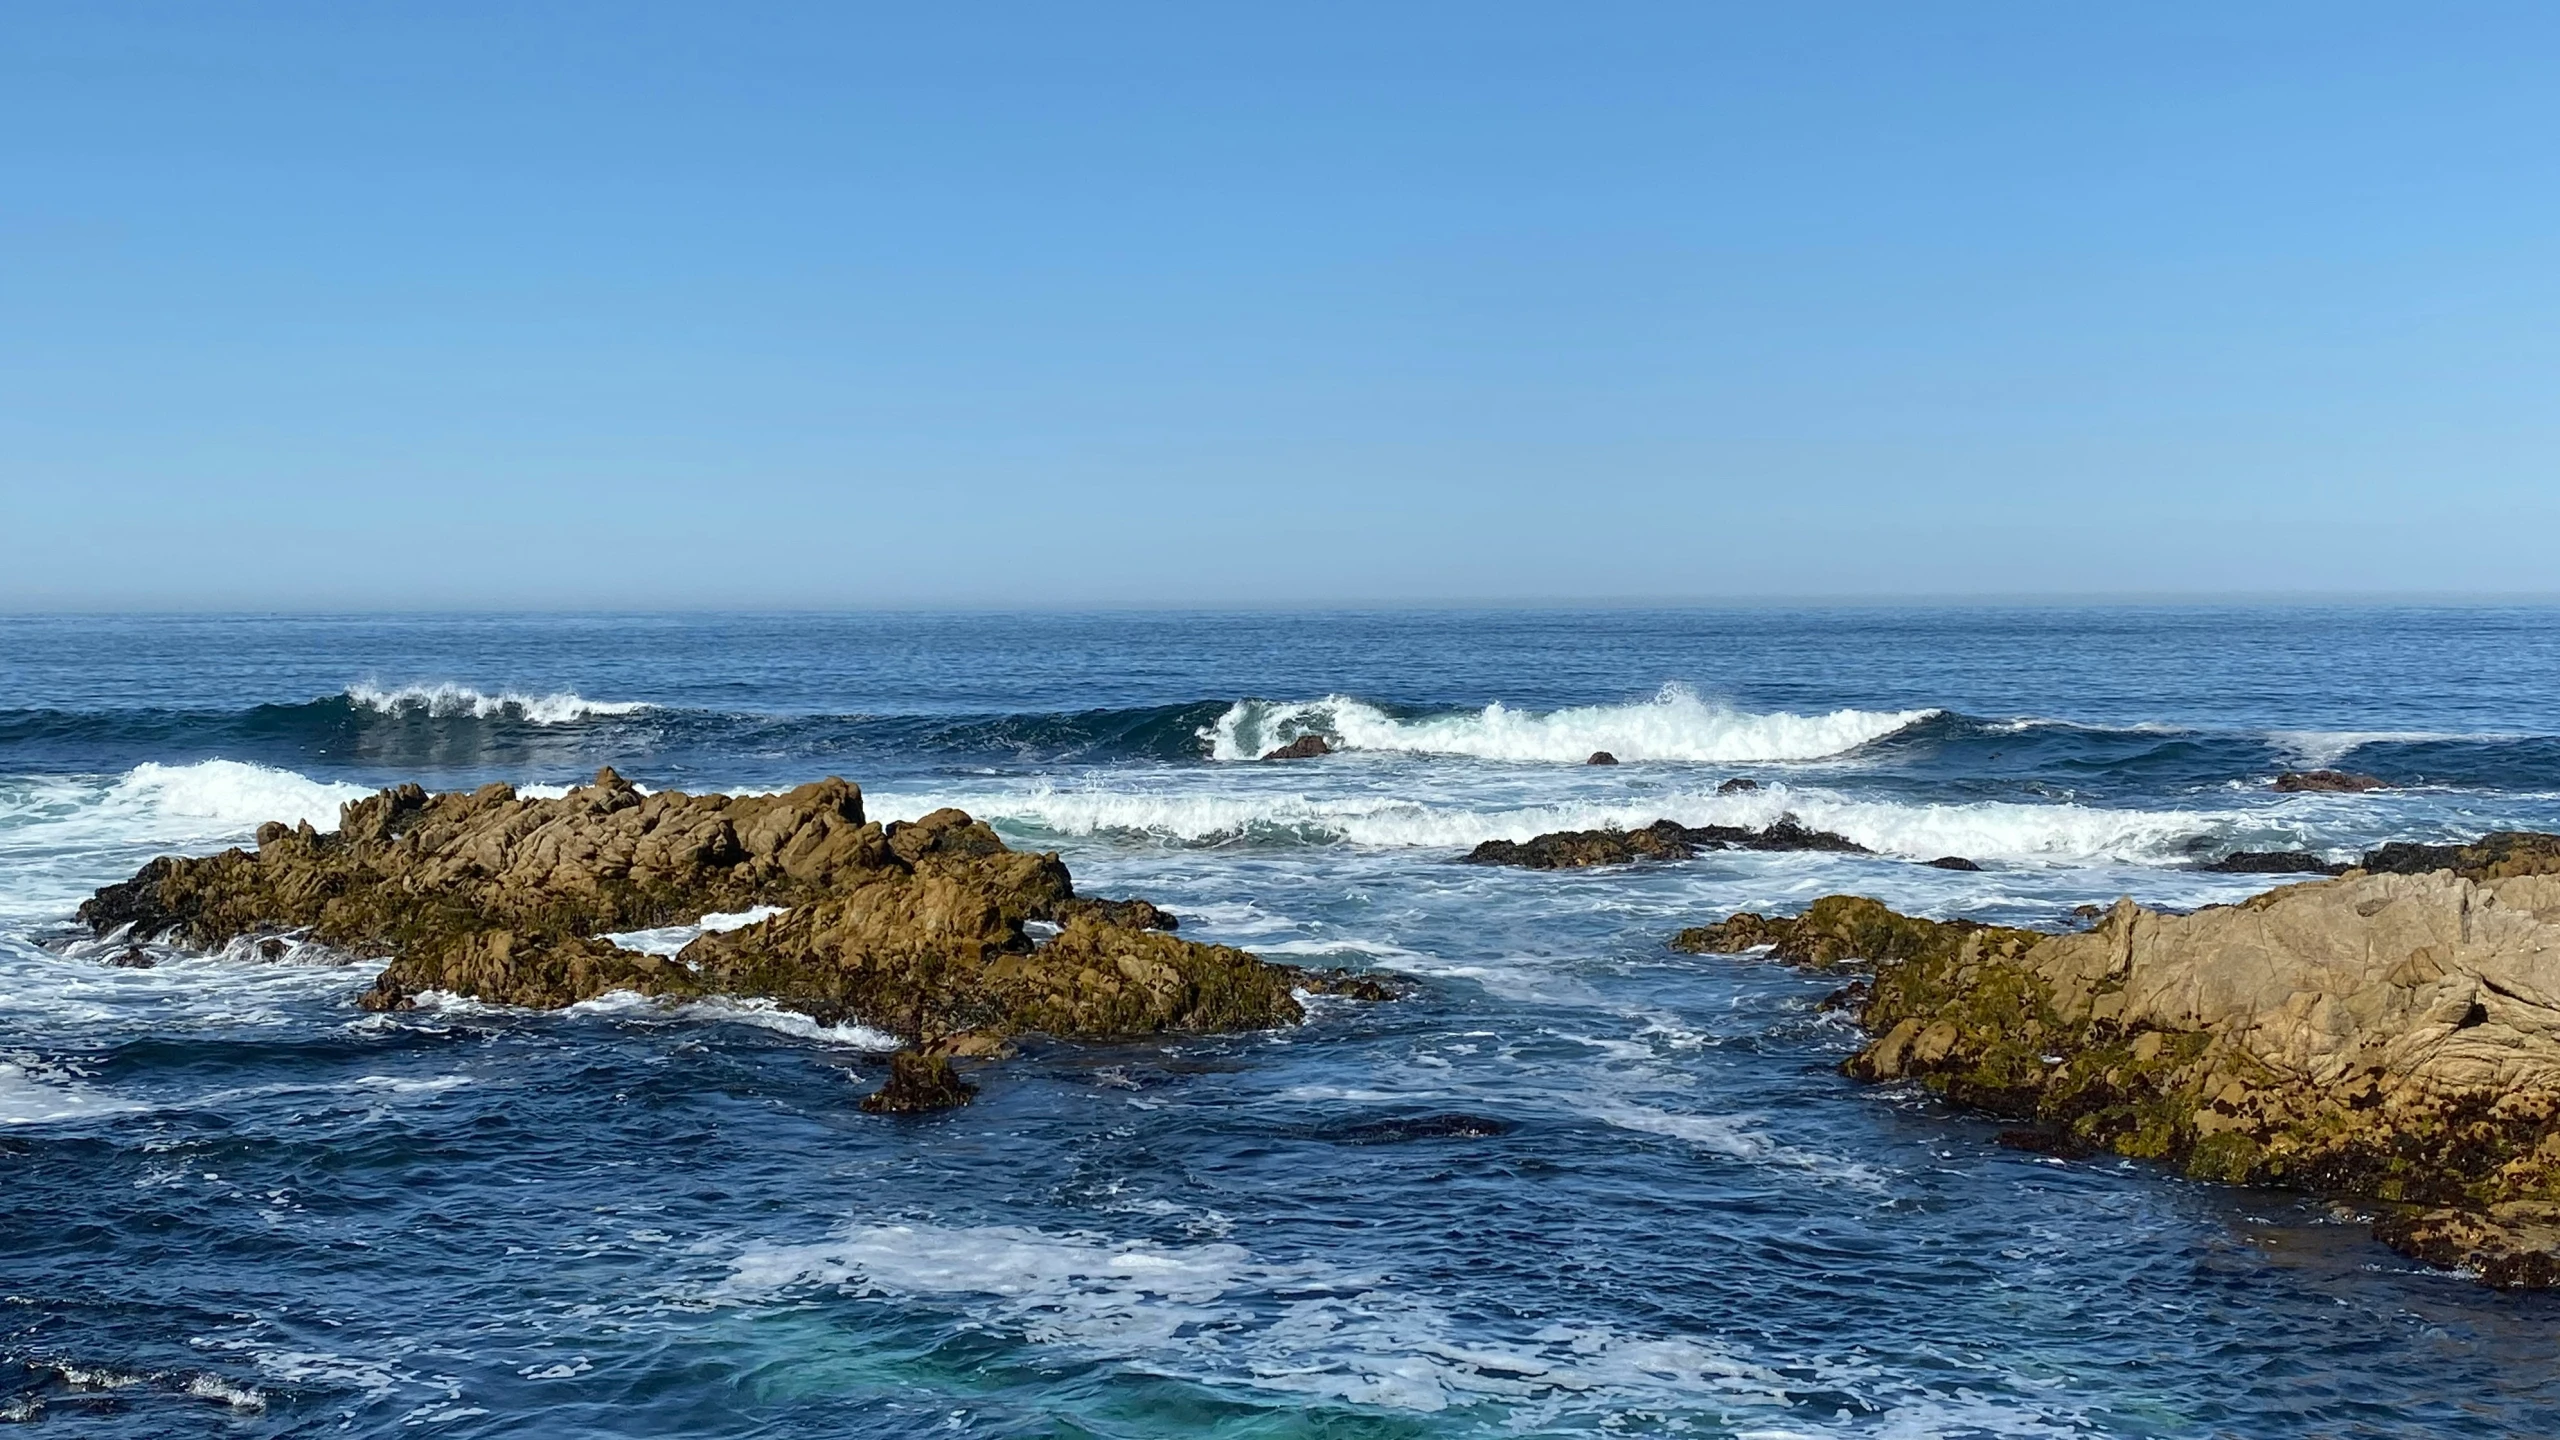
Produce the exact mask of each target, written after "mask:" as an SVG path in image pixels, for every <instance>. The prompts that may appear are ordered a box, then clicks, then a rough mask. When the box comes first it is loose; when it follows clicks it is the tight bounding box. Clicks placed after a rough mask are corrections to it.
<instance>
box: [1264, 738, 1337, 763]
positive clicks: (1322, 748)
mask: <svg viewBox="0 0 2560 1440" xmlns="http://www.w3.org/2000/svg"><path fill="white" fill-rule="evenodd" d="M1332 753H1333V745H1332V743H1331V742H1329V741H1327V740H1326V739H1325V738H1324V737H1323V736H1321V735H1301V736H1299V737H1298V738H1297V739H1295V740H1292V741H1290V742H1289V743H1288V744H1286V745H1283V746H1281V747H1280V748H1279V749H1277V750H1266V751H1264V752H1263V753H1262V758H1263V759H1265V760H1313V759H1314V758H1316V757H1317V756H1319V755H1330V754H1332Z"/></svg>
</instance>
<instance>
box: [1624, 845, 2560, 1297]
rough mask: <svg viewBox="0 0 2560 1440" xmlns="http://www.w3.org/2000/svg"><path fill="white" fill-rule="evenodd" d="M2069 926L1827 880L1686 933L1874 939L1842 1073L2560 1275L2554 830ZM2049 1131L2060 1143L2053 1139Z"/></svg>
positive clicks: (1813, 960) (1853, 955) (2522, 1280)
mask: <svg viewBox="0 0 2560 1440" xmlns="http://www.w3.org/2000/svg"><path fill="white" fill-rule="evenodd" d="M2444 848H2447V849H2450V850H2452V851H2453V852H2454V853H2453V856H2452V858H2453V861H2454V863H2453V864H2451V865H2449V866H2447V867H2445V868H2440V869H2436V870H2432V871H2428V872H2425V873H2420V874H2397V873H2382V872H2373V871H2353V872H2349V873H2348V874H2347V875H2345V876H2342V877H2340V878H2337V879H2328V880H2317V881H2312V882H2309V883H2306V884H2298V885H2289V886H2285V887H2283V888H2280V889H2277V890H2273V891H2269V892H2268V893H2266V894H2263V895H2260V896H2257V897H2256V898H2254V899H2251V900H2249V901H2247V902H2245V903H2243V904H2239V905H2226V906H2215V907H2211V908H2208V909H2205V910H2200V911H2197V912H2196V913H2194V914H2191V915H2171V914H2163V913H2160V912H2156V911H2150V910H2144V909H2141V908H2139V907H2137V906H2135V905H2134V904H2132V902H2130V901H2119V902H2118V903H2117V904H2116V906H2115V908H2114V909H2113V910H2112V911H2110V912H2108V913H2107V914H2106V916H2105V917H2104V918H2103V919H2102V920H2101V921H2100V922H2099V923H2098V925H2097V926H2096V928H2094V929H2092V930H2089V931H2085V932H2080V933H2072V934H2060V935H2046V934H2040V933H2037V932H2033V931H2024V930H2009V929H2003V928H2000V927H1991V926H1982V925H1974V924H1969V923H1967V922H1964V921H1936V920H1928V919H1923V918H1918V917H1913V916H1905V915H1898V914H1895V913H1894V912H1892V911H1891V910H1889V909H1886V908H1885V907H1884V906H1883V905H1881V904H1879V903H1878V902H1876V901H1873V900H1868V899H1864V898H1862V897H1855V896H1827V897H1825V898H1823V899H1821V900H1818V901H1816V902H1815V903H1814V904H1813V905H1812V906H1811V907H1810V908H1808V909H1807V910H1806V912H1805V913H1804V914H1803V915H1801V916H1798V917H1795V918H1793V919H1783V918H1780V919H1772V918H1769V917H1764V916H1759V915H1752V914H1741V915H1735V916H1733V917H1731V918H1730V919H1727V920H1725V921H1723V922H1721V923H1720V924H1717V925H1711V926H1702V927H1699V928H1697V929H1695V930H1690V931H1684V932H1682V933H1681V935H1680V936H1679V937H1677V938H1676V939H1675V940H1674V942H1673V943H1674V944H1675V945H1677V946H1678V947H1680V948H1682V949H1689V950H1700V951H1708V952H1726V951H1735V950H1742V949H1748V948H1753V947H1756V946H1760V945H1768V946H1771V947H1773V950H1772V954H1773V956H1774V958H1777V959H1781V960H1787V961H1792V962H1794V963H1799V964H1805V965H1812V966H1834V965H1841V964H1847V963H1853V962H1860V961H1863V962H1865V963H1867V964H1871V965H1872V966H1873V975H1872V977H1871V979H1870V980H1869V985H1868V989H1867V990H1866V991H1865V992H1864V993H1863V994H1862V995H1857V996H1856V997H1855V1003H1857V1005H1858V1019H1859V1023H1860V1025H1861V1026H1862V1027H1863V1028H1865V1029H1866V1031H1867V1032H1868V1034H1869V1036H1870V1037H1871V1038H1870V1040H1869V1042H1868V1044H1867V1046H1866V1047H1865V1048H1864V1049H1863V1050H1861V1051H1860V1052H1859V1053H1858V1055H1856V1056H1855V1057H1853V1058H1852V1059H1851V1060H1850V1061H1849V1062H1847V1064H1846V1066H1845V1067H1844V1068H1846V1069H1847V1070H1848V1071H1849V1072H1850V1073H1851V1074H1853V1075H1857V1076H1859V1077H1861V1078H1866V1079H1873V1080H1889V1079H1906V1080H1914V1081H1917V1082H1919V1083H1920V1084H1922V1085H1924V1086H1926V1087H1928V1088H1930V1089H1932V1090H1935V1091H1938V1092H1939V1093H1941V1094H1944V1095H1945V1096H1946V1097H1947V1098H1949V1099H1951V1100H1954V1101H1957V1102H1959V1103H1962V1104H1967V1105H1972V1106H1975V1107H1977V1108H1980V1109H1983V1110H1987V1111H1990V1112H1992V1113H1994V1114H1998V1115H2003V1116H2009V1117H2014V1118H2017V1119H2019V1120H2023V1121H2029V1122H2032V1123H2033V1125H2034V1126H2035V1128H2036V1131H2037V1133H2038V1134H2039V1135H2041V1136H2050V1137H2051V1145H2050V1147H2049V1148H2053V1149H2055V1150H2057V1151H2060V1152H2069V1151H2083V1150H2085V1151H2092V1152H2095V1151H2113V1152H2115V1153H2118V1154H2123V1155H2129V1156H2135V1157H2138V1158H2143V1159H2150V1160H2158V1161H2162V1162H2165V1163H2168V1164H2171V1165H2175V1166H2177V1167H2178V1168H2180V1169H2181V1170H2183V1171H2185V1172H2186V1173H2188V1174H2190V1175H2193V1176H2196V1177H2199V1178H2206V1179H2215V1180H2227V1181H2234V1182H2242V1183H2249V1184H2258V1185H2273V1186H2285V1187H2291V1188H2295V1189H2302V1190H2309V1191H2312V1192H2315V1193H2319V1194H2325V1195H2332V1196H2339V1197H2347V1198H2353V1199H2356V1200H2360V1201H2367V1202H2384V1203H2388V1204H2392V1205H2398V1206H2406V1207H2411V1208H2410V1209H2409V1210H2407V1211H2406V1212H2405V1213H2401V1214H2398V1215H2396V1216H2394V1217H2393V1218H2391V1219H2388V1220H2386V1221H2385V1222H2384V1223H2383V1225H2382V1226H2381V1227H2380V1229H2379V1231H2378V1233H2380V1234H2381V1235H2382V1236H2383V1238H2385V1239H2386V1240H2388V1241H2389V1242H2390V1243H2392V1244H2394V1245H2397V1246H2399V1247H2400V1248H2401V1249H2403V1250H2404V1251H2406V1252H2408V1253H2410V1254H2412V1255H2416V1256H2418V1257H2419V1258H2421V1259H2424V1260H2427V1261H2428V1263H2431V1264H2440V1265H2447V1266H2452V1267H2456V1268H2461V1269H2465V1270H2468V1271H2470V1272H2472V1273H2474V1274H2477V1275H2479V1276H2481V1277H2482V1278H2483V1279H2484V1280H2487V1281H2488V1282H2489V1283H2492V1284H2498V1285H2514V1286H2522V1285H2543V1284H2551V1283H2555V1281H2560V837H2552V836H2545V835H2537V834H2531V833H2521V832H2517V833H2506V834H2501V835H2495V836H2491V837H2488V838H2486V839H2484V840H2482V841H2479V842H2477V843H2475V844H2473V845H2468V846H2459V847H2444ZM2039 1143H2042V1142H2041V1141H2040V1142H2039Z"/></svg>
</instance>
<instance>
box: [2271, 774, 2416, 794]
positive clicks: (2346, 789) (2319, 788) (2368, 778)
mask: <svg viewBox="0 0 2560 1440" xmlns="http://www.w3.org/2000/svg"><path fill="white" fill-rule="evenodd" d="M2275 788H2276V789H2278V790H2281V791H2283V792H2285V793H2286V794H2288V795H2291V794H2300V793H2323V792H2325V793H2333V794H2342V795H2355V794H2361V793H2363V792H2364V791H2367V790H2383V789H2388V788H2389V784H2388V782H2386V781H2384V780H2381V779H2379V778H2377V777H2375V776H2372V775H2360V774H2357V773H2356V772H2355V771H2352V770H2287V771H2286V772H2284V773H2283V774H2281V775H2278V776H2277V777H2276V781H2275Z"/></svg>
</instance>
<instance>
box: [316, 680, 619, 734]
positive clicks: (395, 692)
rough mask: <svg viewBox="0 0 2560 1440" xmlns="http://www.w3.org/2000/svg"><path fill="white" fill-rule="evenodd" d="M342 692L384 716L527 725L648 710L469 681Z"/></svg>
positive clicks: (565, 693) (355, 688)
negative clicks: (478, 686) (479, 686)
mask: <svg viewBox="0 0 2560 1440" xmlns="http://www.w3.org/2000/svg"><path fill="white" fill-rule="evenodd" d="M346 693H347V700H348V701H349V703H351V704H354V705H357V706H360V707H362V708H364V709H367V710H373V711H378V712H380V713H382V714H385V715H424V716H427V717H428V718H430V719H437V720H448V719H463V718H466V717H467V718H470V719H474V720H521V721H523V722H524V723H526V724H528V725H569V724H574V723H576V722H577V721H580V720H595V719H609V718H611V717H614V716H617V715H636V714H638V713H640V712H641V711H643V710H647V709H650V708H651V707H650V706H649V705H647V704H646V703H644V702H641V701H637V700H589V699H587V698H586V697H585V696H582V695H577V694H574V693H572V692H570V691H566V690H561V691H557V692H554V693H552V694H549V695H526V694H523V693H520V692H518V691H513V690H507V691H501V692H499V693H498V694H495V695H492V694H489V693H487V692H485V691H481V690H474V689H472V688H471V687H470V686H468V685H455V684H451V683H444V684H436V685H402V686H400V687H398V688H396V689H391V690H385V689H383V688H381V687H380V686H377V685H369V684H368V685H350V686H348V687H347V692H346Z"/></svg>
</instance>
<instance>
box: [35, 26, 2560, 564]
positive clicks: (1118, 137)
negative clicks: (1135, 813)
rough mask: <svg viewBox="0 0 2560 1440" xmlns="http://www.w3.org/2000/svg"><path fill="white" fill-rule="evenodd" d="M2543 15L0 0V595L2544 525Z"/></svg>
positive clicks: (2190, 540)
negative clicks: (33, 0) (13, 3)
mask: <svg viewBox="0 0 2560 1440" xmlns="http://www.w3.org/2000/svg"><path fill="white" fill-rule="evenodd" d="M2555 74H2560V10H2554V9H2552V8H2551V7H2547V6H2538V5H2516V6H2507V7H2494V6H2480V7H2474V6H2461V5H2438V6H2416V5H2401V6H2388V7H2385V6H2360V5H2339V4H2323V5H2298V6H2296V5H2256V6H2230V5H2222V4H2215V5H2193V6H2181V5H2145V6H2118V7H2099V6H2081V5H2036V4H2025V3H2018V4H2002V5H1968V4H1927V5H1913V4H1900V3H1897V4H1882V5H1871V6H1870V5H1850V4H1834V5H1801V6H1798V5H1787V6H1781V5H1753V6H1716V5H1703V4H1679V5H1662V6H1647V5H1599V6H1560V5H1549V6H1507V5H1498V4H1496V5H1489V4H1464V5H1460V4H1449V5H1423V4H1415V5H1398V6H1381V5H1376V4H1363V5H1344V6H1338V7H1329V6H1321V5H1291V6H1260V7H1244V6H1200V5H1163V6H1031V5H1022V6H1009V7H999V6H967V5H949V6H900V7H885V6H884V7H876V8H865V7H857V6H852V5H809V6H791V5H747V6H708V5H691V6H648V5H630V4H612V5H605V4H596V5H567V4H555V5H545V6H497V5H487V6H465V5H435V6H426V5H419V6H347V5H336V4H331V5H311V6H272V5H254V4H240V5H222V6H207V5H193V4H186V5H179V4H172V5H114V4H101V5H56V6H19V7H13V8H11V9H9V10H8V11H7V12H6V13H5V15H0V531H5V535H6V539H7V542H8V543H7V550H6V560H5V563H0V606H6V607H16V608H48V607H71V608H92V607H119V608H121V607H161V606H170V607H184V606H215V607H225V608H236V607H253V608H314V607H317V608H347V607H395V608H396V607H411V606H434V607H448V606H470V607H483V606H487V607H502V606H540V607H550V606H569V607H588V606H658V605H664V606H692V605H719V606H804V605H805V606H836V605H884V604H885V605H952V604H960V605H968V604H997V605H1091V604H1116V603H1177V604H1179V603H1207V604H1226V603H1263V602H1288V603H1327V602H1346V601H1375V600H1386V601H1397V600H1415V601H1424V600H1443V599H1485V600H1539V599H1606V598H1627V599H1682V598H1718V597H1735V596H1816V595H1872V596H1893V595H1950V594H1954V595H1968V594H1980V595H2003V594H2086V593H2101V592H2103V593H2142V594H2180V593H2211V594H2230V593H2244V592H2403V593H2405V592H2541V593H2548V592H2553V591H2560V559H2555V558H2554V557H2555V553H2560V84H2554V83H2553V80H2552V77H2553V76H2554V75H2555Z"/></svg>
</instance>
